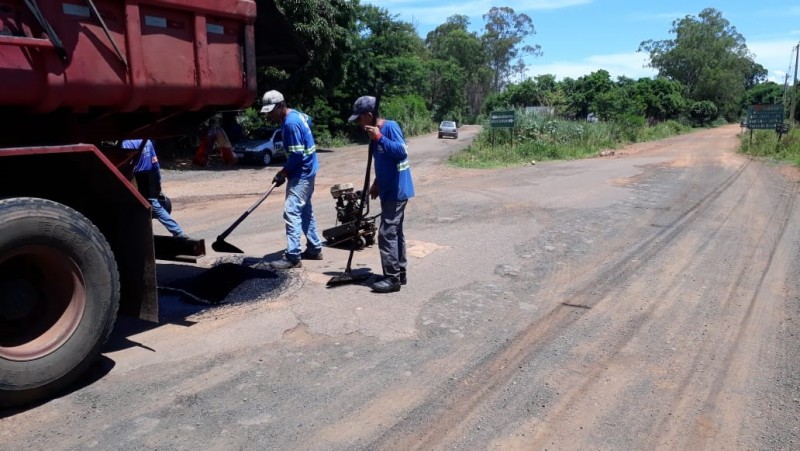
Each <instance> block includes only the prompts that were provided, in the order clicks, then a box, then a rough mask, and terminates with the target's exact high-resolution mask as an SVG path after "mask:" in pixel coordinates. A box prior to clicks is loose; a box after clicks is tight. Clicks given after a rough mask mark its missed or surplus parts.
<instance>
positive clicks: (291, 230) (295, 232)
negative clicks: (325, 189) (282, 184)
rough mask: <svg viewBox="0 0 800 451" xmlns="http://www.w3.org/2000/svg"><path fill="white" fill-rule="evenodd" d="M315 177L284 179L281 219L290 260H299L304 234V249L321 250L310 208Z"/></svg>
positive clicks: (313, 251)
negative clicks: (283, 221) (283, 222)
mask: <svg viewBox="0 0 800 451" xmlns="http://www.w3.org/2000/svg"><path fill="white" fill-rule="evenodd" d="M315 178H316V177H311V178H307V179H302V178H292V179H289V180H287V181H286V201H285V202H284V205H283V219H284V220H285V221H286V259H287V260H289V261H292V262H297V261H299V260H300V252H301V250H300V247H301V243H300V240H301V239H302V235H305V236H306V249H308V250H309V251H310V252H312V253H317V252H321V251H322V241H321V240H320V239H319V234H318V233H317V221H316V219H314V211H313V209H312V208H311V196H312V195H313V194H314V179H315Z"/></svg>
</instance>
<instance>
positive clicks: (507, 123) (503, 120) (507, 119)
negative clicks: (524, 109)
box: [489, 110, 516, 147]
mask: <svg viewBox="0 0 800 451" xmlns="http://www.w3.org/2000/svg"><path fill="white" fill-rule="evenodd" d="M515 119H516V118H515V112H514V111H513V110H508V111H492V112H491V113H490V114H489V125H490V126H491V127H492V147H494V129H496V128H510V129H511V147H514V122H515Z"/></svg>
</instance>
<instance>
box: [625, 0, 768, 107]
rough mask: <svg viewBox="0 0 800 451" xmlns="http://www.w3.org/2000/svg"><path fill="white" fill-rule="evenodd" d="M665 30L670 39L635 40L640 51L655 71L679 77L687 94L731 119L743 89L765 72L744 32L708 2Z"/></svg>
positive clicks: (671, 78)
mask: <svg viewBox="0 0 800 451" xmlns="http://www.w3.org/2000/svg"><path fill="white" fill-rule="evenodd" d="M670 31H671V32H672V33H674V34H675V39H670V40H663V41H653V40H648V41H644V42H642V43H641V44H640V45H639V51H646V52H648V53H649V54H650V67H653V68H655V69H657V70H658V73H659V75H660V76H663V77H666V78H667V79H670V80H675V81H679V82H681V83H682V84H683V85H684V86H685V89H686V96H687V98H688V99H690V100H694V101H710V102H713V103H714V104H715V105H716V107H717V109H718V111H719V114H721V115H722V116H724V117H725V118H726V119H728V120H735V119H736V118H737V117H738V116H739V113H740V101H741V97H742V95H743V94H744V92H745V90H746V89H748V88H750V87H752V86H755V85H756V84H757V83H758V82H759V81H762V80H764V79H766V75H767V71H766V69H764V68H763V67H761V66H760V65H758V64H756V63H755V62H754V60H753V58H754V57H753V55H752V54H751V53H750V51H749V50H748V49H747V45H745V39H744V37H742V35H741V34H739V33H738V32H737V31H736V28H735V27H733V26H731V25H730V23H729V22H728V21H727V20H725V19H724V18H723V17H722V13H720V12H719V11H717V10H715V9H713V8H706V9H704V10H703V11H701V12H700V14H699V15H698V17H694V16H686V17H684V18H682V19H677V20H675V21H674V22H673V23H672V30H670Z"/></svg>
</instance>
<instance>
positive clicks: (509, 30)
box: [482, 7, 542, 92]
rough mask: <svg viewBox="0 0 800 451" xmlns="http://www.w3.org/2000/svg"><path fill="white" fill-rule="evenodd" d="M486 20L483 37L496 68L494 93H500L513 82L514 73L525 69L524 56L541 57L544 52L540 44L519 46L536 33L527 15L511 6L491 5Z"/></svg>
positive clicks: (490, 63) (492, 63)
mask: <svg viewBox="0 0 800 451" xmlns="http://www.w3.org/2000/svg"><path fill="white" fill-rule="evenodd" d="M483 19H484V20H485V21H486V25H485V33H484V34H483V36H482V40H483V43H484V45H485V48H486V52H487V55H488V57H489V67H491V69H492V71H493V82H492V86H493V88H494V91H495V92H500V90H501V89H503V87H504V86H505V85H506V84H507V83H509V82H510V78H511V75H512V73H515V72H523V71H524V69H525V63H524V61H523V60H522V58H524V57H526V56H539V55H541V53H542V51H541V47H540V46H539V45H538V44H537V45H523V46H522V47H520V45H522V43H523V42H524V41H525V39H527V38H528V37H531V36H534V35H535V34H536V28H535V27H534V26H533V20H531V18H530V17H529V16H528V15H526V14H523V13H520V14H516V13H515V12H514V10H513V9H512V8H509V7H499V8H498V7H492V9H490V10H489V12H488V13H486V14H484V15H483ZM515 60H516V62H515Z"/></svg>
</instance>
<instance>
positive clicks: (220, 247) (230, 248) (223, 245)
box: [211, 238, 244, 254]
mask: <svg viewBox="0 0 800 451" xmlns="http://www.w3.org/2000/svg"><path fill="white" fill-rule="evenodd" d="M211 249H214V250H215V251H217V252H226V253H229V254H244V251H243V250H241V249H239V248H238V247H236V246H234V245H233V244H230V243H228V242H226V241H225V240H224V239H222V238H217V241H214V243H212V244H211Z"/></svg>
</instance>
